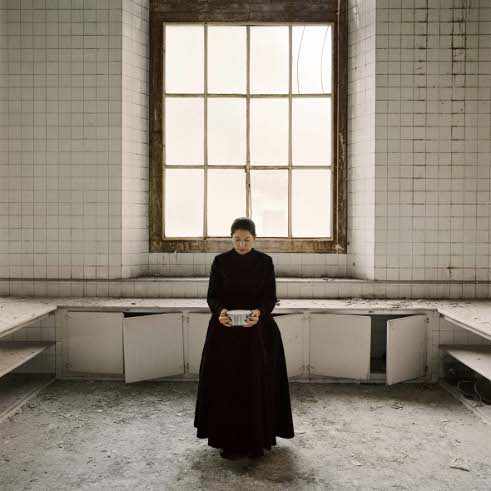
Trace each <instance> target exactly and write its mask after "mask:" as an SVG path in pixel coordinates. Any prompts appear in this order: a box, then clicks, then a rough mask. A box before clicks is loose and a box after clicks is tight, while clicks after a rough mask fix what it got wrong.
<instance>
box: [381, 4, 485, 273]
mask: <svg viewBox="0 0 491 491" xmlns="http://www.w3.org/2000/svg"><path fill="white" fill-rule="evenodd" d="M376 15H377V24H376V32H377V41H376V43H377V54H376V171H375V172H376V176H375V178H376V193H375V237H376V239H375V240H376V244H375V279H390V280H451V279H453V280H478V281H479V280H484V281H488V280H490V275H489V271H490V270H489V267H490V249H489V239H490V237H489V230H490V189H491V188H490V157H491V149H490V141H491V140H490V138H491V125H490V117H491V106H490V104H491V2H490V1H489V0H378V1H377V13H376Z"/></svg>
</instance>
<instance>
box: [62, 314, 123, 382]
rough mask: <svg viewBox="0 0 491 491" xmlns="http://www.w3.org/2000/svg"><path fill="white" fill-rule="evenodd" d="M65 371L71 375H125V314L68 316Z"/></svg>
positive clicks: (65, 341)
mask: <svg viewBox="0 0 491 491" xmlns="http://www.w3.org/2000/svg"><path fill="white" fill-rule="evenodd" d="M65 320H66V323H65V332H64V344H65V346H64V353H65V368H67V369H68V370H69V371H70V372H82V373H94V374H122V373H123V339H122V337H123V332H122V329H123V313H122V312H67V314H66V318H65Z"/></svg>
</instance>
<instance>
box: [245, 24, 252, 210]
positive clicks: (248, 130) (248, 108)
mask: <svg viewBox="0 0 491 491" xmlns="http://www.w3.org/2000/svg"><path fill="white" fill-rule="evenodd" d="M250 29H251V28H250V26H247V27H246V44H247V46H246V71H247V80H246V120H247V121H246V168H245V170H246V217H249V218H251V217H252V206H251V205H252V202H251V172H250V165H251V87H250V76H251V68H250V64H251V30H250Z"/></svg>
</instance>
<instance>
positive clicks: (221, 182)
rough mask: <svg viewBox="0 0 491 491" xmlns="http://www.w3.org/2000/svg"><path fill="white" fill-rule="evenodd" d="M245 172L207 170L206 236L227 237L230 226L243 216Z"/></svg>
mask: <svg viewBox="0 0 491 491" xmlns="http://www.w3.org/2000/svg"><path fill="white" fill-rule="evenodd" d="M245 189H246V186H245V172H244V171H243V170H242V169H240V170H239V169H238V170H235V169H208V235H212V236H215V237H217V236H218V237H229V236H230V225H231V224H232V222H233V221H234V220H235V219H236V218H237V217H238V216H245V213H246V197H245Z"/></svg>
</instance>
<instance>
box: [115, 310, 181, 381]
mask: <svg viewBox="0 0 491 491" xmlns="http://www.w3.org/2000/svg"><path fill="white" fill-rule="evenodd" d="M123 341H124V374H125V380H126V382H127V383H130V382H137V381H139V380H150V379H155V378H160V377H170V376H172V375H181V374H183V373H184V357H183V337H182V313H180V312H178V313H169V314H149V315H143V316H136V317H127V318H125V319H124V320H123Z"/></svg>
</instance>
